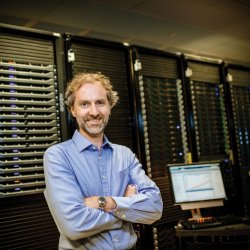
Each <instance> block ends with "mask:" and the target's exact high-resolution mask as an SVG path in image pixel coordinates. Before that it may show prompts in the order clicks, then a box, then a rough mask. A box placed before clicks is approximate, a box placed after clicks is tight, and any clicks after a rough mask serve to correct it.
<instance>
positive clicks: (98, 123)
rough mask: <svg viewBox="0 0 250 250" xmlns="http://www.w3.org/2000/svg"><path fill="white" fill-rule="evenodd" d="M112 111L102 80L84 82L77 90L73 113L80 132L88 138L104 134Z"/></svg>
mask: <svg viewBox="0 0 250 250" xmlns="http://www.w3.org/2000/svg"><path fill="white" fill-rule="evenodd" d="M110 111H111V106H110V104H109V102H108V99H107V93H106V90H105V89H104V87H103V86H102V85H101V83H100V82H95V83H84V84H83V85H82V86H81V88H79V89H78V90H77V91H76V93H75V101H74V104H73V106H72V107H71V113H72V115H73V116H74V117H75V118H76V121H77V123H78V125H79V129H80V133H81V134H83V135H85V136H86V137H87V138H89V139H91V138H97V137H100V136H101V137H102V136H103V131H104V128H105V127H106V125H107V123H108V119H109V115H110Z"/></svg>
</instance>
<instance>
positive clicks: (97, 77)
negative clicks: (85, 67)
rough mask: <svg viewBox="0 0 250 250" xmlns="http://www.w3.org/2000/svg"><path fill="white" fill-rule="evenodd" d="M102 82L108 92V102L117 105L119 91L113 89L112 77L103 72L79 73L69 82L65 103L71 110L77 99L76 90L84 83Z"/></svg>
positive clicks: (112, 105)
mask: <svg viewBox="0 0 250 250" xmlns="http://www.w3.org/2000/svg"><path fill="white" fill-rule="evenodd" d="M94 82H100V83H101V84H102V86H103V87H104V88H105V90H106V92H107V98H108V102H109V104H110V106H111V108H112V107H114V106H115V105H116V103H117V102H118V100H119V96H118V93H117V92H116V91H114V90H113V86H112V84H111V82H110V79H109V78H108V77H107V76H105V75H103V74H102V73H100V72H98V73H85V72H84V73H79V74H76V75H75V76H74V78H73V79H72V80H71V81H70V82H69V83H68V85H67V88H66V92H65V104H66V106H67V108H68V110H69V111H70V108H71V107H72V106H73V104H74V101H75V92H76V91H77V90H78V89H79V88H81V86H82V85H83V84H84V83H94Z"/></svg>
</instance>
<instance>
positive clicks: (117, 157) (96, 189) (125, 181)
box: [44, 130, 163, 250]
mask: <svg viewBox="0 0 250 250" xmlns="http://www.w3.org/2000/svg"><path fill="white" fill-rule="evenodd" d="M44 172H45V180H46V190H45V192H44V194H45V197H46V200H47V203H48V206H49V208H50V211H51V214H52V216H53V218H54V220H55V223H56V224H57V227H58V230H59V232H60V239H59V249H61V250H63V249H64V250H65V249H67V250H69V249H77V250H78V249H79V250H80V249H84V250H85V249H90V250H102V249H103V250H113V249H116V250H125V249H130V248H131V247H133V245H135V243H136V234H135V232H134V230H133V225H132V223H143V224H152V223H153V222H155V221H156V220H158V219H160V217H161V214H162V207H163V204H162V199H161V195H160V191H159V189H158V187H157V186H156V185H155V183H154V182H153V181H152V180H150V179H149V178H148V176H147V175H146V174H145V172H144V170H143V169H142V166H141V164H140V163H139V161H138V159H137V158H136V156H135V154H134V153H133V152H132V151H131V150H130V149H129V148H127V147H125V146H121V145H117V144H112V143H110V142H109V141H108V139H107V138H106V137H104V143H103V145H102V146H101V150H98V148H97V147H96V146H95V145H93V144H92V143H91V142H90V141H88V140H87V139H86V138H85V137H84V136H83V135H81V134H80V133H79V132H78V131H77V130H76V131H75V133H74V135H73V137H72V139H70V140H68V141H65V142H62V143H59V144H56V145H53V146H52V147H50V148H49V149H47V150H46V152H45V154H44ZM129 184H135V185H136V186H137V194H135V195H132V196H130V197H124V193H125V190H126V187H127V186H128V185H129ZM89 196H112V198H113V199H114V200H115V201H116V203H117V208H116V209H115V210H114V211H112V212H105V211H102V210H99V209H93V208H89V207H86V206H85V205H84V203H83V198H84V197H89Z"/></svg>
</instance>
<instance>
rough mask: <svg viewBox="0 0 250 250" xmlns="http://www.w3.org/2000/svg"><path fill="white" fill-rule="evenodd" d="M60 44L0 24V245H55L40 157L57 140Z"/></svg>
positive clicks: (61, 118) (55, 36)
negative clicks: (58, 51)
mask: <svg viewBox="0 0 250 250" xmlns="http://www.w3.org/2000/svg"><path fill="white" fill-rule="evenodd" d="M60 46H61V38H60V35H59V34H52V33H47V32H43V31H36V30H31V29H29V30H28V29H23V28H18V27H14V26H8V25H1V26H0V90H1V97H0V142H1V144H0V203H1V222H0V224H1V225H0V238H1V245H0V249H9V250H11V249H56V247H57V243H58V232H57V229H56V227H55V224H54V221H53V220H52V218H51V215H50V212H49V210H48V207H47V205H46V202H45V200H44V197H43V194H42V192H43V190H44V188H45V181H44V174H43V160H42V159H43V153H44V151H45V150H46V149H47V148H48V147H49V146H51V145H53V144H55V143H57V142H59V141H61V140H62V139H63V137H62V136H61V134H62V131H64V128H63V129H62V125H61V124H62V122H65V121H64V118H65V115H64V113H65V112H64V109H63V108H62V106H61V105H60V99H62V91H63V90H62V89H63V88H62V82H61V79H62V75H60V74H59V71H58V67H60V66H61V65H62V62H61V58H60V57H58V56H57V55H58V54H59V55H61V53H57V50H60ZM60 96H61V98H60Z"/></svg>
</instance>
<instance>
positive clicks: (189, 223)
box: [179, 215, 243, 230]
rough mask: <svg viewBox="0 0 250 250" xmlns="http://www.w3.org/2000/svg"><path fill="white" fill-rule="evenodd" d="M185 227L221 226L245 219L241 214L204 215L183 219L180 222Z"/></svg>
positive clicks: (192, 228) (194, 228) (193, 228)
mask: <svg viewBox="0 0 250 250" xmlns="http://www.w3.org/2000/svg"><path fill="white" fill-rule="evenodd" d="M179 223H180V224H181V226H182V227H183V229H188V230H189V229H191V230H196V229H205V228H212V227H220V226H227V225H234V224H240V223H243V219H242V218H241V217H239V216H233V215H227V216H218V217H203V218H198V219H191V220H181V221H180V222H179Z"/></svg>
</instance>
